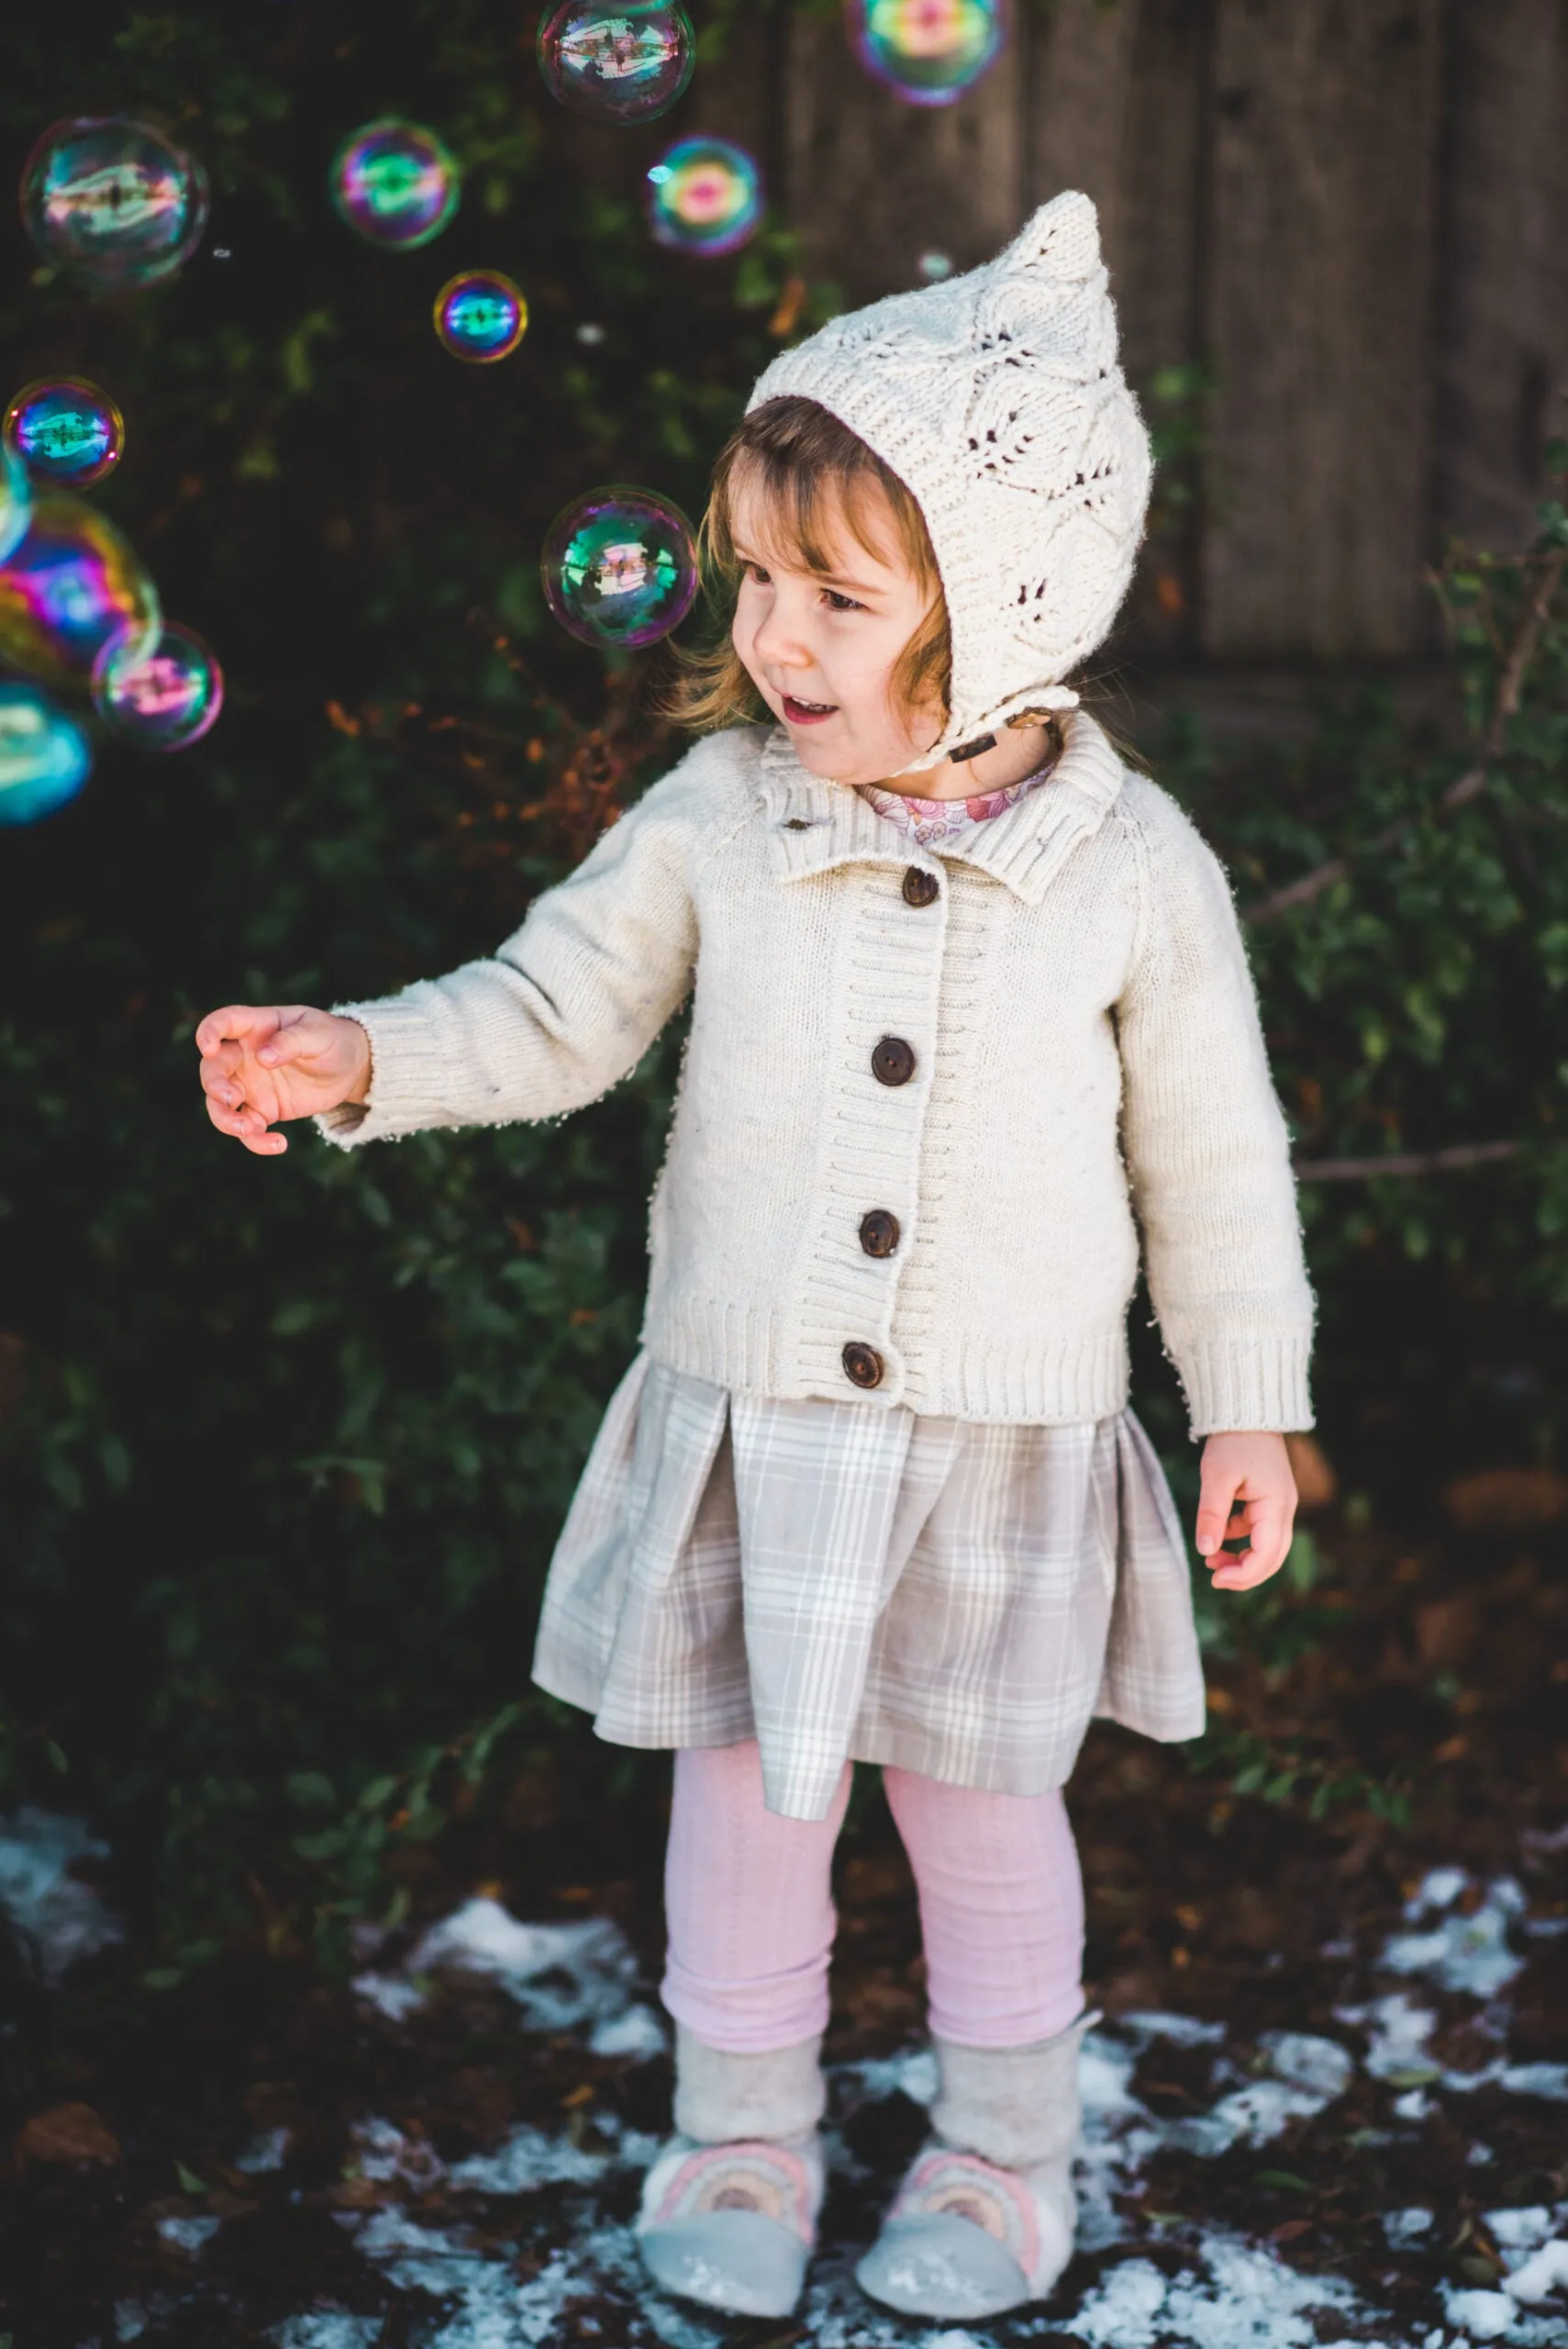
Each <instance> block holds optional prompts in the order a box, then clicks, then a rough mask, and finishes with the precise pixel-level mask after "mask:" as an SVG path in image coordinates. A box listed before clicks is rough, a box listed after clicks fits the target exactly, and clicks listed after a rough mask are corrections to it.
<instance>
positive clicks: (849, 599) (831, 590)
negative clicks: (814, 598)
mask: <svg viewBox="0 0 1568 2349" xmlns="http://www.w3.org/2000/svg"><path fill="white" fill-rule="evenodd" d="M822 593H823V594H824V595H825V596H827V598H828V610H829V611H832V612H863V611H864V609H865V606H864V605H863V604H857V603H856V601H855V599H854V597H853V596H841V595H840V593H839V590H838V589H837V588H836V587H824V589H823V590H822Z"/></svg>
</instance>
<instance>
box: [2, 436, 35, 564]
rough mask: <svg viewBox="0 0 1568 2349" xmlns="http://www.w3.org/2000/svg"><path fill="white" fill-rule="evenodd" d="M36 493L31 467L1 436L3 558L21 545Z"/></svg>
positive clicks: (3, 560)
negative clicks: (29, 474)
mask: <svg viewBox="0 0 1568 2349" xmlns="http://www.w3.org/2000/svg"><path fill="white" fill-rule="evenodd" d="M32 514H33V493H32V485H31V484H30V483H29V482H28V469H27V467H26V465H24V464H23V462H22V461H21V459H20V457H18V456H17V452H16V451H15V450H14V449H7V448H6V443H5V441H4V440H0V562H5V560H6V556H7V555H8V554H9V553H10V551H11V550H12V548H13V547H17V546H20V544H21V542H22V540H23V538H24V537H25V536H26V534H27V528H28V523H29V522H30V521H31V519H32Z"/></svg>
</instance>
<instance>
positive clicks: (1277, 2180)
mask: <svg viewBox="0 0 1568 2349" xmlns="http://www.w3.org/2000/svg"><path fill="white" fill-rule="evenodd" d="M1252 2176H1253V2177H1254V2179H1255V2180H1256V2182H1257V2184H1258V2185H1260V2186H1272V2187H1273V2188H1276V2189H1277V2190H1278V2191H1279V2192H1280V2193H1282V2194H1316V2193H1317V2191H1318V2188H1316V2187H1315V2186H1314V2185H1313V2184H1312V2183H1311V2181H1310V2180H1309V2179H1307V2178H1305V2177H1297V2176H1296V2172H1295V2171H1294V2170H1292V2169H1260V2170H1254V2171H1253V2173H1252Z"/></svg>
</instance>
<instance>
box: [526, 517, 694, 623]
mask: <svg viewBox="0 0 1568 2349" xmlns="http://www.w3.org/2000/svg"><path fill="white" fill-rule="evenodd" d="M539 570H540V574H541V576H542V578H543V580H544V592H545V596H546V599H547V600H548V602H549V605H550V610H551V611H552V612H553V613H554V614H555V617H556V618H557V619H558V620H559V621H560V622H561V625H562V628H563V629H566V630H567V631H568V632H569V634H571V635H573V636H575V637H577V638H578V639H579V640H581V641H582V642H583V643H584V644H597V645H600V646H606V645H618V646H624V647H625V648H627V649H628V650H634V649H635V648H636V647H638V646H639V645H643V644H656V643H657V642H658V640H659V639H660V638H661V637H662V636H668V635H669V633H670V630H671V629H673V628H678V627H679V626H680V623H681V622H682V620H684V618H685V617H686V614H687V613H688V612H689V611H690V610H691V608H692V605H693V603H694V602H695V598H696V592H697V551H696V541H695V538H694V536H693V533H692V526H691V524H690V523H689V522H688V521H687V519H686V518H685V516H684V514H683V513H682V511H681V509H680V507H678V506H676V505H673V504H672V502H671V500H670V499H669V498H667V497H660V496H658V495H656V494H655V493H654V492H653V491H652V490H651V489H631V488H628V487H627V486H626V485H625V484H623V483H614V484H610V485H609V486H608V487H607V488H604V489H594V490H590V491H589V493H588V495H586V496H585V497H579V498H575V499H574V500H573V503H572V504H571V505H570V506H567V507H563V508H562V511H561V512H560V513H559V514H558V515H557V516H556V518H555V520H554V522H553V523H552V524H551V526H550V533H549V536H548V537H547V538H546V540H545V542H544V554H543V557H542V560H541V562H540V564H539Z"/></svg>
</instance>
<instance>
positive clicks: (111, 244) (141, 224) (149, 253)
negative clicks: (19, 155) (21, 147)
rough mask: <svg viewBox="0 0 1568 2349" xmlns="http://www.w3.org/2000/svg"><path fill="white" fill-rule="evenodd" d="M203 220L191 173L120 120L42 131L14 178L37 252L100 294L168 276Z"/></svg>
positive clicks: (162, 144) (168, 150) (199, 186)
mask: <svg viewBox="0 0 1568 2349" xmlns="http://www.w3.org/2000/svg"><path fill="white" fill-rule="evenodd" d="M206 211H207V190H206V174H205V173H204V172H203V170H202V167H201V165H200V164H199V163H198V162H196V161H195V158H194V157H192V156H190V155H187V154H186V153H185V151H184V150H183V148H181V147H176V146H175V144H174V142H173V140H172V139H166V138H165V137H164V135H163V133H162V131H161V130H155V129H154V128H152V126H151V124H150V123H147V122H134V121H132V120H131V119H130V117H128V116H127V115H106V116H83V117H78V118H76V119H74V120H72V121H67V122H57V123H54V124H52V125H51V126H50V128H49V129H48V130H46V131H45V132H44V134H43V136H42V138H41V139H39V141H38V143H37V145H36V146H35V147H34V149H33V151H32V153H31V154H30V155H29V156H28V160H27V164H26V166H25V168H24V170H23V173H22V221H23V225H24V227H25V228H26V229H27V231H28V236H29V237H31V239H32V240H33V242H34V244H35V245H36V246H37V247H38V249H39V252H40V253H42V254H43V256H44V258H45V260H46V261H50V262H53V264H54V266H55V267H56V268H57V269H63V270H67V271H69V272H70V273H71V274H72V276H73V277H81V278H85V279H87V280H88V282H89V283H90V284H94V285H98V286H102V287H105V288H114V287H117V286H133V285H154V284H157V282H158V280H159V279H160V278H162V277H172V275H173V273H174V272H175V270H177V269H178V268H179V267H180V264H181V263H182V262H184V261H186V260H188V259H189V257H190V255H191V254H192V253H193V252H194V251H195V249H196V246H197V245H198V244H199V243H200V242H201V235H202V230H203V229H204V228H206Z"/></svg>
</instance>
